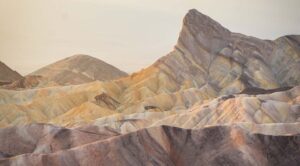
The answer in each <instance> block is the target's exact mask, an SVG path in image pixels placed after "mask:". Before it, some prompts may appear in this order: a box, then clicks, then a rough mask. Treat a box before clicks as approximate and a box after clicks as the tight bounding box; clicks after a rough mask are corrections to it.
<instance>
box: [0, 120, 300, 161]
mask: <svg viewBox="0 0 300 166" xmlns="http://www.w3.org/2000/svg"><path fill="white" fill-rule="evenodd" d="M299 138H300V136H299V134H294V135H289V136H280V135H278V136H271V135H264V134H254V133H251V132H248V131H246V130H244V129H242V128H240V127H238V126H235V127H226V126H215V127H209V128H204V129H199V130H185V129H180V128H174V127H167V126H163V127H155V128H149V129H142V130H139V131H137V132H133V133H129V134H125V135H122V136H118V137H113V138H110V139H106V140H103V141H96V142H94V143H91V144H87V145H83V146H79V147H77V148H73V149H70V150H63V151H59V152H55V153H48V154H25V155H20V156H17V157H14V158H10V159H4V160H0V163H1V164H2V165H8V164H10V165H14V164H17V163H22V164H23V165H64V166H67V165H70V166H71V165H224V164H226V165H249V166H250V165H298V164H300V160H299V157H298V156H299V155H300V151H299V150H298V149H299V148H300V142H299Z"/></svg>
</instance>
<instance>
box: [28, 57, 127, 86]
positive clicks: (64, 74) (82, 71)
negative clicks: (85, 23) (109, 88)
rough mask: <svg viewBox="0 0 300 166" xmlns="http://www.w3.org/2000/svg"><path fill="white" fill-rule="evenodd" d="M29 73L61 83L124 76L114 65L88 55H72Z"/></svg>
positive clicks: (75, 82) (84, 81)
mask: <svg viewBox="0 0 300 166" xmlns="http://www.w3.org/2000/svg"><path fill="white" fill-rule="evenodd" d="M30 75H40V76H43V77H45V78H48V79H49V80H50V81H53V82H57V83H59V84H61V85H68V84H81V83H86V82H91V81H95V80H100V81H107V80H113V79H117V78H119V77H123V76H126V75H127V74H126V73H125V72H123V71H121V70H119V69H117V68H116V67H114V66H112V65H110V64H107V63H105V62H103V61H101V60H99V59H97V58H94V57H91V56H88V55H74V56H71V57H68V58H65V59H62V60H60V61H58V62H55V63H53V64H50V65H48V66H46V67H44V68H41V69H39V70H37V71H35V72H33V73H31V74H30Z"/></svg>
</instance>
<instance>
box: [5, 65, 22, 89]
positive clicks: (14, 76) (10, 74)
mask: <svg viewBox="0 0 300 166" xmlns="http://www.w3.org/2000/svg"><path fill="white" fill-rule="evenodd" d="M21 78H22V76H21V75H20V74H19V73H18V72H16V71H14V70H12V69H11V68H9V67H8V66H7V65H5V64H4V63H3V62H1V61H0V86H1V85H4V84H8V83H11V82H13V81H16V80H18V79H21Z"/></svg>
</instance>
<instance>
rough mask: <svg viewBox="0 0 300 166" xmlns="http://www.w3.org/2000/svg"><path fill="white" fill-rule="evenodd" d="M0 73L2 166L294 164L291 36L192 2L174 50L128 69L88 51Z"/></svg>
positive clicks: (294, 42) (299, 123)
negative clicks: (235, 22)
mask: <svg viewBox="0 0 300 166" xmlns="http://www.w3.org/2000/svg"><path fill="white" fill-rule="evenodd" d="M0 69H1V70H0V79H1V83H2V82H3V84H2V86H1V89H0V165H49V166H50V165H62V166H63V165H70V166H73V165H230V166H231V165H257V166H261V165H289V166H293V165H295V166H296V165H300V36H297V35H289V36H283V37H280V38H278V39H276V40H273V41H271V40H261V39H258V38H255V37H251V36H246V35H243V34H239V33H234V32H231V31H230V30H228V29H226V28H225V27H223V26H222V25H221V24H219V23H218V22H216V21H214V20H213V19H211V18H210V17H208V16H206V15H204V14H202V13H200V12H198V11H197V10H195V9H192V10H190V11H189V12H188V13H187V14H186V16H185V17H184V19H183V25H182V29H181V32H180V34H179V38H178V41H177V43H176V45H175V46H174V49H173V50H172V51H171V52H170V53H168V54H167V55H166V56H163V57H161V58H160V59H158V60H157V61H156V62H154V63H153V64H152V65H151V66H149V67H147V68H145V69H142V70H141V71H138V72H136V73H133V74H131V75H127V74H126V73H125V72H123V71H121V70H119V69H117V68H115V67H113V66H111V65H109V64H107V63H105V62H103V61H101V60H98V59H96V58H93V57H90V56H87V55H74V56H72V57H69V58H66V59H63V60H60V61H58V62H56V63H54V64H50V65H48V66H46V67H44V68H42V69H39V70H37V71H35V72H33V73H31V74H29V75H27V76H24V77H22V76H21V75H19V74H18V73H16V72H14V71H13V70H11V69H9V68H8V67H7V66H6V65H4V64H2V63H0Z"/></svg>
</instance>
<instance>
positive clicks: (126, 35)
mask: <svg viewBox="0 0 300 166" xmlns="http://www.w3.org/2000/svg"><path fill="white" fill-rule="evenodd" d="M191 8H196V9H197V10H198V11H200V12H202V13H204V14H206V15H208V16H210V17H212V18H213V19H215V20H216V21H218V22H219V23H221V24H222V25H223V26H225V27H227V28H228V29H229V30H231V31H233V32H240V33H244V34H246V35H252V36H256V37H260V38H264V39H275V38H277V37H279V36H282V35H286V34H300V12H299V9H300V0H105V1H104V0H0V61H3V62H4V63H6V64H7V65H9V66H10V67H11V68H13V69H15V70H17V71H18V72H20V73H21V74H28V73H30V72H32V71H34V70H36V69H38V68H40V67H43V66H45V65H47V64H49V63H52V62H55V61H57V60H59V59H62V58H65V57H68V56H71V55H73V54H78V53H81V54H88V55H91V56H94V57H97V58H99V59H102V60H104V61H106V62H108V63H110V64H112V65H114V66H116V67H118V68H120V69H122V70H124V71H126V72H133V71H137V70H140V69H141V68H144V67H146V66H148V65H150V64H152V63H153V62H154V61H155V60H156V59H158V58H159V57H161V56H163V55H166V54H167V53H168V52H169V51H171V50H172V48H173V46H174V45H175V44H176V41H177V37H178V33H179V31H180V28H181V22H182V18H183V17H184V15H185V14H186V12H187V11H188V10H189V9H191Z"/></svg>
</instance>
